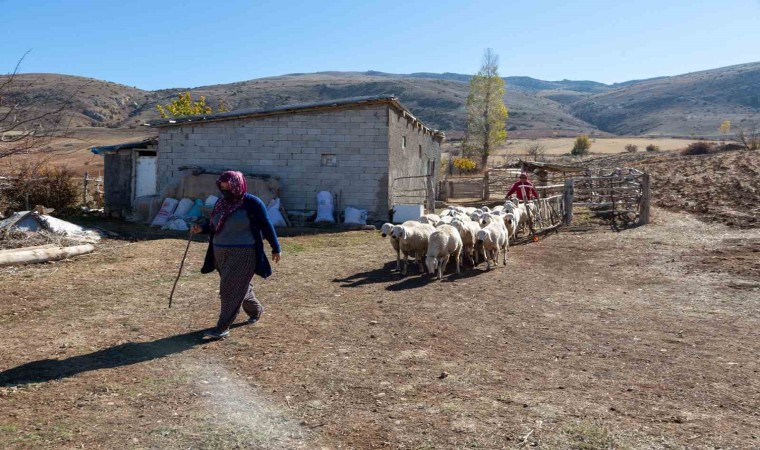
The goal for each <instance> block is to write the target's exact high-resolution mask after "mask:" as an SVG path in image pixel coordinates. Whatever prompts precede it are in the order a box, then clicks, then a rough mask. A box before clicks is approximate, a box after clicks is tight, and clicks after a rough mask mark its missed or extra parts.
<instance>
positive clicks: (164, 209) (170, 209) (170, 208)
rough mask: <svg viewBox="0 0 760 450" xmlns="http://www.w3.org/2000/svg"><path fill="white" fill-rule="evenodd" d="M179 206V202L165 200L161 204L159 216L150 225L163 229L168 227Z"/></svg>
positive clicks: (168, 198) (169, 198)
mask: <svg viewBox="0 0 760 450" xmlns="http://www.w3.org/2000/svg"><path fill="white" fill-rule="evenodd" d="M178 204H179V201H177V200H176V199H173V198H171V197H167V198H166V199H164V202H163V203H162V204H161V209H160V210H159V211H158V214H156V217H155V218H153V222H151V223H150V224H151V226H154V227H162V226H164V225H166V222H167V221H168V220H169V217H171V216H172V214H174V210H175V209H177V205H178Z"/></svg>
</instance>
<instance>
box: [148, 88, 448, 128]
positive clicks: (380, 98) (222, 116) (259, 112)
mask: <svg viewBox="0 0 760 450" xmlns="http://www.w3.org/2000/svg"><path fill="white" fill-rule="evenodd" d="M377 103H389V104H392V105H393V106H394V107H396V109H398V110H400V111H402V112H403V113H404V114H405V115H406V116H407V117H410V118H411V119H412V120H413V121H415V122H418V123H419V124H420V125H421V126H422V127H423V128H424V129H425V130H426V131H428V132H430V133H431V134H434V135H438V136H440V137H444V134H443V132H441V131H438V130H434V129H432V128H429V127H426V126H425V125H424V124H423V123H422V122H421V121H420V120H419V119H417V118H416V117H414V115H413V114H412V113H411V112H410V111H409V110H408V109H407V108H406V107H405V106H404V105H402V104H401V103H400V102H399V101H398V98H397V97H396V96H394V95H373V96H366V97H350V98H342V99H336V100H326V101H323V102H314V103H300V104H294V105H284V106H278V107H275V108H266V109H240V110H235V111H229V112H223V113H216V114H203V115H197V116H184V117H175V118H171V119H158V120H151V121H150V122H148V123H146V124H145V125H146V126H149V127H171V126H179V125H183V124H187V123H199V122H217V121H222V120H234V119H242V118H249V117H261V116H269V115H276V114H292V113H298V112H304V111H309V110H319V109H330V108H345V107H353V106H356V107H359V106H364V105H370V104H377Z"/></svg>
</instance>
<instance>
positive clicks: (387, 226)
mask: <svg viewBox="0 0 760 450" xmlns="http://www.w3.org/2000/svg"><path fill="white" fill-rule="evenodd" d="M392 230H393V224H392V223H384V224H383V226H382V227H380V235H382V236H383V237H386V236H388V235H389V234H391V231H392Z"/></svg>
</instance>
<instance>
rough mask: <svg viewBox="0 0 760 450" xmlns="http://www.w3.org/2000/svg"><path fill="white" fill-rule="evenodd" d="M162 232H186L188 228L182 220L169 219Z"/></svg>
mask: <svg viewBox="0 0 760 450" xmlns="http://www.w3.org/2000/svg"><path fill="white" fill-rule="evenodd" d="M161 229H162V230H174V231H187V230H189V229H190V228H189V227H188V226H187V222H185V221H184V220H182V219H171V220H169V221H168V222H166V224H165V225H164V226H162V227H161Z"/></svg>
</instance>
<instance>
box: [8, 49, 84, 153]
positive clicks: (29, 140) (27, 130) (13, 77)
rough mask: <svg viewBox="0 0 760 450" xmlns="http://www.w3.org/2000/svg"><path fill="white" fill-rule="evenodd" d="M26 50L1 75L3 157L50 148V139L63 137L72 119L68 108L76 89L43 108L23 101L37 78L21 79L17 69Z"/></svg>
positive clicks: (47, 150) (41, 151) (40, 151)
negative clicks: (36, 107) (11, 66)
mask: <svg viewBox="0 0 760 450" xmlns="http://www.w3.org/2000/svg"><path fill="white" fill-rule="evenodd" d="M27 54H29V52H26V53H25V54H24V56H22V57H21V59H19V60H18V62H17V63H16V67H15V68H14V69H13V72H11V73H10V74H8V75H6V76H2V77H0V158H7V157H9V156H13V155H17V154H31V153H48V152H50V151H51V149H50V147H49V145H48V144H49V143H50V141H51V140H52V139H53V138H55V137H62V136H63V135H64V133H65V131H66V130H68V127H69V123H70V122H71V114H67V109H68V107H69V106H70V105H71V103H72V99H73V98H74V95H75V94H76V92H74V93H71V94H70V95H68V96H67V97H66V98H64V99H63V100H60V101H57V102H55V103H54V104H51V105H46V107H45V108H44V109H43V110H39V109H32V108H30V107H29V105H26V104H25V103H24V102H25V100H26V98H27V94H28V93H29V92H30V90H31V89H32V87H33V86H34V82H30V81H22V80H20V79H19V73H18V72H19V69H20V67H21V63H22V62H23V61H24V58H26V55H27Z"/></svg>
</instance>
